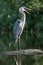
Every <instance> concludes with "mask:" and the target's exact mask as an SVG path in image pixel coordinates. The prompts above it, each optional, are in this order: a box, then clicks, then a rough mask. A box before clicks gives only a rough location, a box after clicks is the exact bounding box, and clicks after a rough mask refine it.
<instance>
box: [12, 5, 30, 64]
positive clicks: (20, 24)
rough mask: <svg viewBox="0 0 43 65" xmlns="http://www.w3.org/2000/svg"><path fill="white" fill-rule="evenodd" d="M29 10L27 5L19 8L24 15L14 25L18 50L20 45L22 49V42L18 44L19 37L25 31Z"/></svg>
mask: <svg viewBox="0 0 43 65" xmlns="http://www.w3.org/2000/svg"><path fill="white" fill-rule="evenodd" d="M28 10H29V9H28V8H26V7H25V6H23V7H20V8H19V13H20V14H21V15H22V17H21V19H18V20H17V21H16V23H15V24H14V27H13V34H14V42H15V43H16V50H18V46H19V50H20V44H18V39H19V38H20V36H21V34H22V32H23V29H24V26H25V22H26V15H25V12H27V13H28V14H29V12H28ZM17 58H18V56H17ZM17 65H18V64H17ZM20 65H21V64H20Z"/></svg>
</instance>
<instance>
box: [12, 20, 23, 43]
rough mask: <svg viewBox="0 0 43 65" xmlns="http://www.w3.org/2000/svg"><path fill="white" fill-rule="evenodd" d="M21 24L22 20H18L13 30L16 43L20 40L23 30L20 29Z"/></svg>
mask: <svg viewBox="0 0 43 65" xmlns="http://www.w3.org/2000/svg"><path fill="white" fill-rule="evenodd" d="M19 24H20V20H17V21H16V23H15V25H14V28H13V34H14V42H15V41H16V40H17V39H18V37H19V36H20V33H21V31H22V28H21V27H20V25H19Z"/></svg>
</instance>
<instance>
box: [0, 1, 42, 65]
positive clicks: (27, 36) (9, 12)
mask: <svg viewBox="0 0 43 65" xmlns="http://www.w3.org/2000/svg"><path fill="white" fill-rule="evenodd" d="M21 6H26V7H28V8H30V9H31V11H30V15H28V14H26V16H27V19H26V25H25V28H24V31H23V34H22V36H21V41H20V44H21V49H41V50H43V0H0V51H7V50H8V51H11V50H15V49H16V48H15V44H14V40H13V33H12V29H13V26H14V23H15V22H16V20H17V19H18V18H20V15H19V13H18V12H19V11H18V10H19V7H21ZM14 57H15V56H13V55H12V56H4V55H0V65H14ZM21 60H22V65H31V64H32V65H43V55H32V56H31V55H28V56H25V55H22V58H21Z"/></svg>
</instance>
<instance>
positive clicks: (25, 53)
mask: <svg viewBox="0 0 43 65" xmlns="http://www.w3.org/2000/svg"><path fill="white" fill-rule="evenodd" d="M17 54H24V55H36V54H43V51H42V50H38V49H27V50H20V51H2V52H0V55H17Z"/></svg>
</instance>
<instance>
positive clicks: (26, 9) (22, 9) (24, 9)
mask: <svg viewBox="0 0 43 65" xmlns="http://www.w3.org/2000/svg"><path fill="white" fill-rule="evenodd" d="M29 10H30V9H29V8H27V7H25V6H22V7H20V8H19V12H20V13H23V12H27V13H28V14H29V12H28V11H29Z"/></svg>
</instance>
